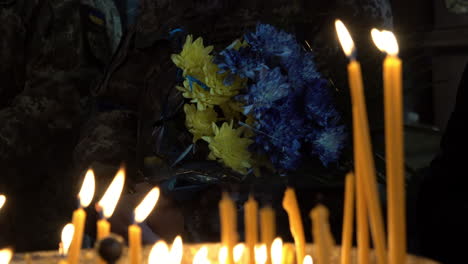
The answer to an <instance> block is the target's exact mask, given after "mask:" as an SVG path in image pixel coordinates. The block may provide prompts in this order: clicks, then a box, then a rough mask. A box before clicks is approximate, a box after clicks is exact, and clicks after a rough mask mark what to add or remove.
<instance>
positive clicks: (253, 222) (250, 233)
mask: <svg viewBox="0 0 468 264" xmlns="http://www.w3.org/2000/svg"><path fill="white" fill-rule="evenodd" d="M257 215H258V203H257V202H256V201H255V199H254V198H253V196H250V197H249V200H248V201H247V202H246V203H245V205H244V224H245V244H246V246H247V252H248V253H247V258H248V263H249V264H254V263H255V256H254V255H255V244H257V242H258V216H257Z"/></svg>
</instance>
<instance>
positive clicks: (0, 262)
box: [0, 248, 13, 264]
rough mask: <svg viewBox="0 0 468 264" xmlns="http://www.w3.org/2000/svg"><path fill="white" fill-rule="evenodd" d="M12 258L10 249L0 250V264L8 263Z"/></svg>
mask: <svg viewBox="0 0 468 264" xmlns="http://www.w3.org/2000/svg"><path fill="white" fill-rule="evenodd" d="M12 257H13V250H11V248H4V249H0V264H8V263H10V260H11V258H12Z"/></svg>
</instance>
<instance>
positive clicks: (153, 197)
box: [135, 187, 159, 223]
mask: <svg viewBox="0 0 468 264" xmlns="http://www.w3.org/2000/svg"><path fill="white" fill-rule="evenodd" d="M158 199H159V188H158V187H154V188H153V189H152V190H151V191H149V193H148V194H147V195H146V196H145V198H144V199H143V200H142V201H141V203H140V204H139V205H138V206H137V207H136V208H135V222H137V223H141V222H143V221H145V219H146V217H148V215H149V214H150V213H151V211H153V208H154V206H155V205H156V203H157V202H158Z"/></svg>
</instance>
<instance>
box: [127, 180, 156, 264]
mask: <svg viewBox="0 0 468 264" xmlns="http://www.w3.org/2000/svg"><path fill="white" fill-rule="evenodd" d="M158 199H159V188H158V187H154V188H153V189H152V190H151V191H149V193H148V194H147V195H146V196H145V198H144V199H143V200H142V201H141V203H140V204H139V205H138V206H137V207H136V208H135V211H134V214H135V218H134V223H133V224H132V225H130V226H129V227H128V246H129V253H128V256H129V259H130V264H140V263H141V260H142V258H141V228H140V227H139V226H138V225H139V224H141V223H142V222H143V221H145V219H146V217H148V215H149V214H150V213H151V211H152V210H153V208H154V206H155V205H156V203H157V202H158Z"/></svg>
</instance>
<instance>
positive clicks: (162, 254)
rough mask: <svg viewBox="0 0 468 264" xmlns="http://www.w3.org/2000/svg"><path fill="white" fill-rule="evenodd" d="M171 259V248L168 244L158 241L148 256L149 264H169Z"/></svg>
mask: <svg viewBox="0 0 468 264" xmlns="http://www.w3.org/2000/svg"><path fill="white" fill-rule="evenodd" d="M168 258H169V247H168V246H167V244H166V242H164V241H158V242H156V244H154V246H153V247H152V248H151V251H150V253H149V256H148V264H156V263H164V264H165V263H167V262H168V261H167V260H168Z"/></svg>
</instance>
